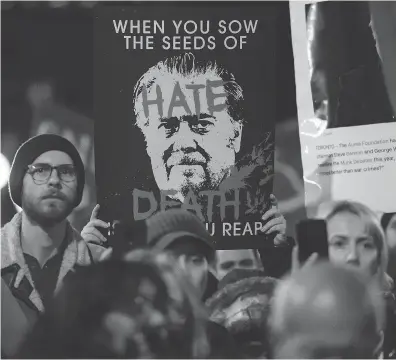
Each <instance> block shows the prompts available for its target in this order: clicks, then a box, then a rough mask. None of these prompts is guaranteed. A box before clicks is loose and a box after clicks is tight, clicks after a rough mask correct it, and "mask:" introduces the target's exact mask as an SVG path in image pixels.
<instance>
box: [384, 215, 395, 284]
mask: <svg viewBox="0 0 396 360" xmlns="http://www.w3.org/2000/svg"><path fill="white" fill-rule="evenodd" d="M381 226H382V228H383V230H384V233H385V240H386V243H387V244H388V249H389V262H388V274H389V275H390V276H391V278H392V279H393V280H394V281H395V280H396V213H385V214H383V215H382V217H381Z"/></svg>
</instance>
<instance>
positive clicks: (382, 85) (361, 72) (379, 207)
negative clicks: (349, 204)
mask: <svg viewBox="0 0 396 360" xmlns="http://www.w3.org/2000/svg"><path fill="white" fill-rule="evenodd" d="M351 14H353V16H352V15H351ZM290 17H291V24H292V38H293V50H294V60H295V74H296V92H297V106H298V117H299V128H300V141H301V154H302V162H303V167H304V181H305V187H306V199H305V200H306V207H307V213H308V215H316V213H317V210H318V206H319V205H320V204H321V203H323V202H325V201H328V200H341V199H349V200H355V201H359V202H362V203H364V204H366V205H368V206H369V207H371V208H372V209H374V210H376V211H380V212H392V211H395V210H396V191H395V186H394V181H395V179H396V146H395V144H396V118H395V114H394V111H393V108H392V102H391V97H390V96H389V94H391V92H389V89H390V88H389V86H388V85H387V83H388V84H389V80H391V78H389V77H388V76H387V68H389V66H388V64H389V61H390V59H389V58H386V57H385V56H384V55H385V53H386V54H389V53H392V51H389V50H391V49H390V48H389V47H387V51H385V52H381V51H379V45H380V44H379V43H378V41H377V38H378V36H376V35H377V34H376V32H375V31H374V30H373V28H372V23H373V16H372V12H371V11H370V7H369V4H368V3H367V2H358V3H341V2H318V3H310V4H306V3H290ZM387 45H388V46H389V45H391V44H389V42H388V44H387ZM393 46H394V45H393ZM381 53H382V55H381ZM385 80H387V81H385Z"/></svg>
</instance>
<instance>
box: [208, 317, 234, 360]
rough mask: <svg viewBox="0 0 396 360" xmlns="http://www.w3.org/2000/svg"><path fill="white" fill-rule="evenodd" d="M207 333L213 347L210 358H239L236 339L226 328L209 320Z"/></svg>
mask: <svg viewBox="0 0 396 360" xmlns="http://www.w3.org/2000/svg"><path fill="white" fill-rule="evenodd" d="M206 331H207V334H208V338H209V342H210V347H211V356H210V358H212V359H213V358H216V359H219V358H224V359H226V358H228V359H237V358H239V356H238V354H239V352H238V349H237V347H236V345H235V341H234V338H233V336H232V335H231V334H230V333H229V331H228V330H227V329H226V328H225V327H224V326H222V325H220V324H218V323H216V322H214V321H210V320H208V322H207V328H206Z"/></svg>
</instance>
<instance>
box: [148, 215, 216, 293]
mask: <svg viewBox="0 0 396 360" xmlns="http://www.w3.org/2000/svg"><path fill="white" fill-rule="evenodd" d="M146 222H147V242H148V246H149V247H150V248H153V249H156V250H159V251H166V252H167V253H169V254H170V255H171V256H173V258H174V259H175V260H176V262H177V264H178V266H179V268H180V269H181V270H182V271H183V272H184V273H185V274H186V275H187V276H188V277H189V279H190V281H191V283H192V284H193V285H194V287H195V288H196V290H197V291H198V293H199V294H200V296H201V297H202V296H203V294H204V292H205V289H206V285H207V280H208V274H209V267H210V264H212V263H213V261H214V254H215V248H214V244H213V239H212V237H211V235H210V234H209V232H208V231H207V230H206V228H205V225H204V223H203V222H202V221H201V220H200V219H199V218H198V217H197V216H196V215H194V214H193V213H191V212H189V211H186V210H182V209H169V210H166V211H161V212H158V213H156V214H155V215H153V216H151V217H149V218H148V219H147V220H146Z"/></svg>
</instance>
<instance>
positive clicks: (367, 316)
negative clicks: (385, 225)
mask: <svg viewBox="0 0 396 360" xmlns="http://www.w3.org/2000/svg"><path fill="white" fill-rule="evenodd" d="M384 316H385V314H384V304H383V301H382V298H381V297H379V296H377V292H376V291H374V290H373V288H372V287H371V286H370V285H369V284H368V282H367V281H366V277H365V276H364V275H363V274H360V273H358V272H357V271H356V270H352V269H347V268H345V267H336V266H334V265H332V264H330V263H320V264H317V265H314V266H312V267H306V268H304V269H302V270H300V271H297V272H296V273H294V274H293V275H291V276H290V277H288V278H286V279H285V280H283V281H282V282H281V283H280V284H279V286H278V287H277V289H276V290H275V297H274V301H273V307H272V311H271V315H270V321H269V324H270V329H271V335H272V336H271V347H272V352H273V353H272V355H273V357H274V358H277V359H280V358H294V359H297V358H300V359H302V358H305V359H323V358H333V359H334V358H339V359H349V358H365V359H369V358H371V359H374V358H378V356H379V355H380V352H381V351H382V344H383V333H382V330H383V326H384Z"/></svg>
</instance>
